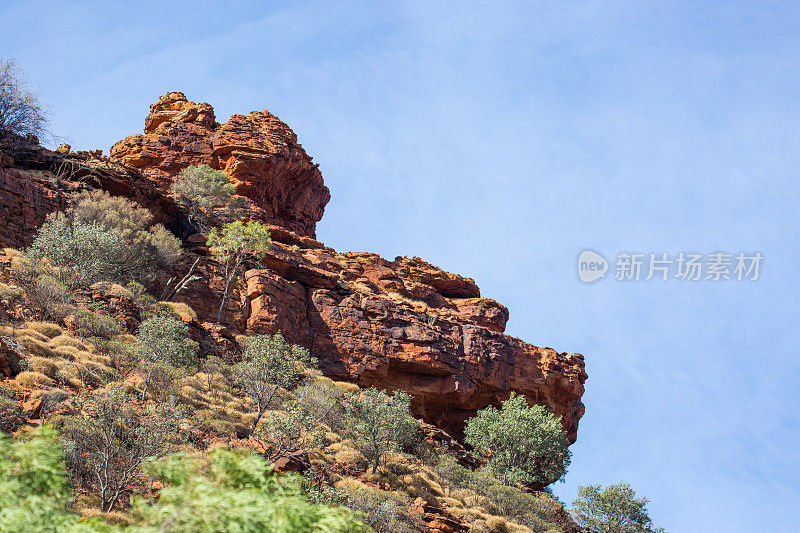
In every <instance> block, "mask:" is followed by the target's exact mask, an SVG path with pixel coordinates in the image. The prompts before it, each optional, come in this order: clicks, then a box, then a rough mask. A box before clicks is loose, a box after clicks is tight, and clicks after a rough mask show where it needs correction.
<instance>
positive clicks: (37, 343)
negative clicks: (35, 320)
mask: <svg viewBox="0 0 800 533" xmlns="http://www.w3.org/2000/svg"><path fill="white" fill-rule="evenodd" d="M20 333H22V334H20ZM31 334H34V335H36V336H35V337H34V336H31ZM14 336H15V337H16V339H17V340H18V341H19V343H20V344H22V345H23V346H24V347H25V350H26V351H27V352H28V353H29V354H30V355H37V356H39V357H49V358H51V359H55V358H56V357H58V354H56V352H54V351H53V349H52V348H51V347H50V346H49V345H48V344H47V341H48V338H47V337H45V336H44V335H42V334H41V333H37V332H35V331H33V330H28V329H25V330H22V332H20V331H19V330H18V331H17V332H15V335H14ZM42 338H44V340H42Z"/></svg>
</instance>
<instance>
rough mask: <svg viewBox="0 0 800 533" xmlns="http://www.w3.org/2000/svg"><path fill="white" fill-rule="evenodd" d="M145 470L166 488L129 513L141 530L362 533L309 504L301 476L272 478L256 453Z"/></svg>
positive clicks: (177, 460) (179, 460)
mask: <svg viewBox="0 0 800 533" xmlns="http://www.w3.org/2000/svg"><path fill="white" fill-rule="evenodd" d="M148 470H149V473H150V475H151V476H153V477H155V478H157V479H158V480H160V481H161V482H162V483H164V485H165V487H164V488H163V489H161V491H160V493H159V498H158V500H157V501H151V500H147V499H144V498H139V499H137V501H136V504H135V506H134V508H133V511H132V514H133V516H134V518H135V519H137V520H138V521H139V522H140V524H141V526H140V527H139V528H137V530H139V531H148V532H149V531H153V532H155V531H167V530H169V531H173V532H175V533H193V532H195V531H238V532H241V533H260V532H262V531H270V532H274V533H296V532H319V533H323V532H325V533H336V532H345V531H347V532H351V531H363V530H365V529H364V528H363V526H362V524H361V523H360V521H359V520H358V519H357V518H356V517H355V516H354V515H353V514H351V513H350V512H349V511H348V510H346V509H343V508H331V507H326V506H323V505H318V504H314V503H312V502H310V501H309V500H308V499H307V498H306V497H305V496H304V494H303V492H302V489H301V485H300V479H299V477H296V476H281V477H278V476H276V475H275V474H273V472H272V467H271V466H270V465H269V464H268V463H267V462H266V461H264V459H262V458H261V457H259V456H258V455H255V454H245V453H243V452H233V451H230V450H226V449H222V448H218V449H215V450H212V451H211V452H210V453H209V454H208V457H207V458H206V459H200V458H194V457H191V456H189V455H187V454H174V455H172V456H169V457H167V458H166V459H165V460H163V461H160V462H157V463H155V464H153V465H152V466H150V467H149V469H148ZM210 511H213V512H210Z"/></svg>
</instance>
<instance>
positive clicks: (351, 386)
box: [333, 381, 361, 394]
mask: <svg viewBox="0 0 800 533" xmlns="http://www.w3.org/2000/svg"><path fill="white" fill-rule="evenodd" d="M333 384H334V386H335V387H336V388H337V389H339V390H341V391H343V392H346V393H348V394H355V393H357V392H358V391H360V390H361V387H359V386H358V385H356V384H355V383H348V382H346V381H334V382H333Z"/></svg>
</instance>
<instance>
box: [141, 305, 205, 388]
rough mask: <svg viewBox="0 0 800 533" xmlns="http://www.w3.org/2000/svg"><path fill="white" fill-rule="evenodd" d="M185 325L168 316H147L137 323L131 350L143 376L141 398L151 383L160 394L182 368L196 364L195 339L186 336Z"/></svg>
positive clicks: (178, 374)
mask: <svg viewBox="0 0 800 533" xmlns="http://www.w3.org/2000/svg"><path fill="white" fill-rule="evenodd" d="M188 335H189V328H187V327H186V324H184V323H183V322H181V321H180V320H176V319H174V318H170V317H158V316H156V317H152V318H148V319H147V320H145V321H144V322H142V323H141V325H140V326H139V332H138V333H137V335H136V345H135V347H134V354H135V356H136V357H137V359H138V360H139V365H140V367H141V369H142V372H143V374H144V376H145V385H144V390H143V391H142V398H145V396H146V394H147V392H148V388H149V387H150V385H151V384H153V385H156V387H155V390H154V391H153V392H154V393H155V394H156V395H157V396H163V395H164V394H166V393H168V392H170V391H171V389H172V385H173V384H174V382H175V381H176V380H177V378H178V377H180V376H181V374H182V369H183V368H185V367H190V366H193V365H196V364H197V355H196V351H197V343H195V342H193V341H192V340H190V339H189V338H188Z"/></svg>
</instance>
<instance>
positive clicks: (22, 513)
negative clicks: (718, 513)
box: [0, 167, 651, 533]
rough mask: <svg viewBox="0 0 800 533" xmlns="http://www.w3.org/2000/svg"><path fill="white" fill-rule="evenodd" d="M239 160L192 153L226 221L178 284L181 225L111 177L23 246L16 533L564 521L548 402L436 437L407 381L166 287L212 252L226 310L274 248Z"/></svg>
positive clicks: (9, 442) (2, 407)
mask: <svg viewBox="0 0 800 533" xmlns="http://www.w3.org/2000/svg"><path fill="white" fill-rule="evenodd" d="M223 176H224V174H221V173H219V172H218V171H212V170H211V169H209V168H207V167H205V168H198V169H190V170H188V171H185V172H183V173H182V175H181V179H180V180H179V182H178V184H176V187H175V188H174V192H175V193H176V195H177V196H178V198H179V202H180V203H181V205H182V206H183V208H184V209H186V210H187V212H188V213H189V216H190V218H191V221H192V224H194V225H195V226H196V227H195V229H204V228H206V227H207V228H208V229H209V230H210V236H209V239H208V245H209V250H210V253H209V254H208V255H206V256H203V255H200V256H199V257H198V258H196V259H195V260H194V263H193V265H192V267H191V268H190V269H189V273H188V274H186V275H185V276H184V278H183V280H182V281H180V282H178V283H177V284H172V281H169V282H167V283H166V284H164V283H163V281H164V280H166V279H170V280H175V279H179V278H180V277H181V275H183V273H185V272H186V268H185V267H186V263H180V265H181V267H180V268H183V270H182V272H181V273H176V271H177V270H178V268H176V265H177V264H179V263H178V261H179V258H180V256H181V254H182V251H181V243H180V241H179V240H178V239H177V238H175V237H174V236H173V235H172V234H171V233H169V231H167V230H166V229H165V228H164V227H163V226H160V225H158V224H153V218H152V215H151V214H150V213H149V212H148V211H147V210H145V209H143V208H142V207H141V206H138V205H137V204H135V203H133V202H131V201H130V200H126V199H121V198H118V197H111V196H109V195H108V194H106V193H102V192H97V191H94V192H85V193H83V194H82V195H81V196H80V198H79V199H78V201H77V202H76V203H75V204H74V205H72V206H70V207H69V208H67V209H66V210H65V211H64V212H62V213H58V214H55V215H52V216H50V217H49V218H48V219H47V221H46V222H45V223H44V224H43V225H42V227H41V228H40V229H39V232H38V234H37V235H36V238H35V240H34V242H33V244H32V245H31V246H30V247H29V248H28V249H27V250H25V251H24V253H21V252H19V251H16V250H5V251H4V252H3V256H4V260H5V262H4V263H3V265H8V266H7V268H6V267H3V268H5V270H3V269H0V274H2V276H3V278H2V283H0V306H2V309H3V310H13V311H14V313H16V314H13V313H10V311H9V313H10V314H11V315H13V316H14V317H15V318H14V319H13V320H10V321H9V323H7V324H0V337H1V338H2V340H3V347H6V348H4V349H7V350H11V351H13V352H14V353H15V354H19V355H18V358H19V367H20V368H18V369H15V375H14V379H13V380H9V381H6V382H0V432H5V433H13V434H14V436H15V437H14V438H13V439H10V438H8V437H0V531H93V530H97V531H117V530H119V531H132V532H145V531H167V530H169V531H187V532H189V531H243V532H246V531H286V532H294V531H325V532H335V531H368V530H374V531H377V532H412V531H420V530H424V529H425V528H426V527H427V526H428V525H430V523H431V522H432V521H433V522H435V521H436V520H440V521H444V522H447V523H450V522H452V523H457V524H460V525H459V527H461V528H464V527H466V528H469V530H470V531H475V532H483V531H486V532H514V533H526V532H536V533H540V532H542V533H543V532H549V533H552V532H558V531H564V530H565V527H567V525H568V521H569V519H568V518H567V515H566V513H565V511H564V509H563V507H562V505H561V504H560V503H559V502H558V500H556V499H555V498H554V497H553V496H552V495H551V494H549V493H548V492H547V491H546V490H544V488H545V487H546V486H547V485H550V484H552V483H554V482H555V481H557V480H559V479H561V478H563V476H564V474H565V472H566V469H567V467H568V465H569V460H570V455H569V450H568V448H567V445H568V441H567V439H566V436H565V434H564V431H563V429H562V427H561V422H560V420H559V419H558V418H557V417H555V416H553V415H552V414H550V413H549V412H548V411H546V410H545V409H544V408H542V407H540V406H536V405H534V406H529V405H528V404H527V401H526V400H525V399H524V398H523V397H520V396H512V397H511V398H510V399H508V400H507V401H506V402H503V404H502V406H500V408H497V407H489V408H487V409H484V410H482V411H480V412H478V414H477V416H475V417H474V418H473V419H471V420H470V421H469V422H468V424H467V427H466V431H465V435H466V442H467V443H469V444H470V445H471V446H472V447H473V450H472V453H471V454H470V453H469V452H468V451H467V450H465V449H463V448H460V449H459V451H453V450H449V449H446V448H441V449H439V448H435V447H434V445H433V444H431V443H430V442H428V440H426V435H425V433H424V428H423V427H421V425H420V423H419V421H418V420H416V419H415V418H414V416H413V414H412V409H411V406H412V400H413V398H411V397H410V396H409V395H408V394H407V393H405V392H403V391H401V390H397V391H393V392H392V393H391V394H390V393H389V392H387V391H383V390H377V389H374V388H369V389H362V388H360V387H359V386H357V385H355V384H352V383H343V382H336V381H333V380H331V379H329V378H327V377H324V376H323V375H322V374H321V373H320V372H319V370H318V369H317V368H316V366H317V365H316V363H317V361H316V360H315V359H314V358H313V357H312V356H311V354H310V353H309V351H308V350H307V349H306V348H304V347H301V346H297V345H294V344H292V343H290V342H288V341H287V340H286V338H285V337H284V336H282V335H281V334H273V335H255V336H249V337H248V336H234V335H232V334H231V333H230V332H226V331H224V328H222V327H221V326H218V325H213V324H210V322H209V323H206V324H200V323H199V322H200V319H199V318H198V313H197V312H196V311H195V310H194V309H192V307H191V306H190V305H189V304H187V303H186V302H171V301H167V302H165V301H159V300H164V299H165V298H166V299H169V298H171V297H173V296H175V295H176V294H177V293H178V292H180V289H177V288H178V287H185V283H184V281H185V280H190V279H199V277H198V276H194V275H193V274H192V273H193V272H194V271H195V267H196V266H197V265H198V262H200V261H201V260H204V261H206V263H207V264H206V266H207V267H208V268H207V269H206V270H205V272H206V273H207V272H212V273H216V275H217V282H218V281H219V279H220V278H221V279H222V283H223V284H224V292H223V296H222V303H221V305H220V307H219V311H218V313H217V322H219V318H220V316H221V314H222V311H223V309H224V307H225V299H226V298H227V297H228V293H229V289H230V286H231V285H232V284H233V282H234V280H235V279H236V276H237V274H238V273H239V272H240V271H241V269H242V267H243V265H245V264H247V263H248V262H249V261H252V262H256V263H257V261H258V260H259V259H263V258H264V256H265V254H266V253H267V250H268V248H269V246H270V244H271V241H270V234H269V231H268V230H267V228H266V226H264V225H262V224H260V223H258V222H253V221H251V222H245V221H243V220H236V221H233V222H231V221H230V219H229V217H230V216H232V214H234V213H236V212H237V210H238V209H239V207H241V205H240V202H239V201H238V200H236V198H235V195H234V192H235V191H234V190H233V189H232V186H228V185H230V184H228V183H227V181H225V182H223V179H222V177H223ZM220 224H223V225H222V227H219V225H220ZM189 262H191V260H189V261H188V262H187V263H189ZM212 275H213V274H212ZM202 281H203V282H205V283H210V282H211V280H210V279H204V280H202ZM159 288H160V289H161V290H159V291H158V292H156V290H157V289H159ZM155 294H161V295H162V297H161V298H156V296H155ZM213 309H214V311H216V307H214V308H213ZM198 310H199V309H198ZM206 314H207V311H206ZM20 317H21V318H20ZM15 357H17V356H16V355H15ZM15 361H16V360H15ZM15 364H17V363H16V362H15ZM34 426H42V427H43V429H34ZM459 446H460V445H459ZM293 470H296V471H300V472H302V477H301V476H300V475H298V474H293V473H289V471H293ZM612 489H613V490H612ZM609 491H611V492H609ZM645 504H646V500H636V499H635V498H634V497H633V493H632V491H630V493H627V492H625V491H624V490H622V489H619V488H613V487H612V488H609V489H606V490H604V491H601V490H600V489H599V488H597V489H595V488H587V489H586V490H585V491H584V492H582V493H581V498H580V499H579V501H576V503H575V513H576V516H577V517H578V518H579V520H580V521H581V523H582V524H584V525H586V526H587V527H590V528H594V529H595V530H597V531H617V530H619V531H632V532H633V531H651V530H650V529H641V528H642V527H644V528H648V527H650V525H651V524H650V522H649V518H646V509H645V507H644V506H645ZM209 509H213V510H214V512H207V511H208V510H209ZM620 516H625V517H627V518H626V519H625V520H627V522H623V521H621V519H620V518H619V517H620ZM643 516H644V517H645V518H646V519H643V518H642V517H643ZM448 521H449V522H448ZM623 523H624V524H628V523H630V524H633V526H631V527H634V529H614V528H620V527H623V526H621V525H619V524H623ZM609 524H611V525H609ZM625 527H628V526H627V525H626V526H625ZM636 527H639V528H640V529H635V528H636ZM604 528H605V529H604ZM609 528H611V529H609Z"/></svg>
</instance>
